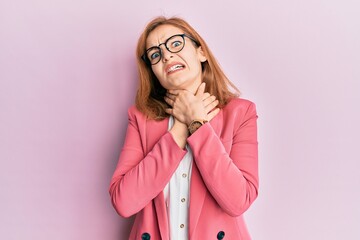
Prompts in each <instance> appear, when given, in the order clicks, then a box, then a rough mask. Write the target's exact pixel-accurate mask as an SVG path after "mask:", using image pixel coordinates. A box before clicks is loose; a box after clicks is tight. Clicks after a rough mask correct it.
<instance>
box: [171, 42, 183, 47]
mask: <svg viewBox="0 0 360 240" xmlns="http://www.w3.org/2000/svg"><path fill="white" fill-rule="evenodd" d="M181 44H182V42H181V41H175V42H173V43H172V45H171V46H172V47H178V46H180V45H181Z"/></svg>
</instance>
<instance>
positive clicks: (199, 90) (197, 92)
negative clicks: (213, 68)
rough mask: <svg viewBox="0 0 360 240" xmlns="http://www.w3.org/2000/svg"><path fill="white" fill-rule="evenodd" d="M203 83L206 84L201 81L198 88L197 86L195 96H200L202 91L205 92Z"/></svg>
mask: <svg viewBox="0 0 360 240" xmlns="http://www.w3.org/2000/svg"><path fill="white" fill-rule="evenodd" d="M205 85H206V84H205V82H202V83H201V84H200V86H199V88H198V89H197V91H196V94H195V96H201V95H203V94H204V92H205Z"/></svg>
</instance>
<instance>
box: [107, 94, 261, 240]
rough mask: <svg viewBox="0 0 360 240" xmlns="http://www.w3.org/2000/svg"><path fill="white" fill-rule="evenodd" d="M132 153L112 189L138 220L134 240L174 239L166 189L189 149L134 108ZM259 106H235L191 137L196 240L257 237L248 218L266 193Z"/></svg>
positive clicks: (125, 152) (128, 141) (120, 207)
mask: <svg viewBox="0 0 360 240" xmlns="http://www.w3.org/2000/svg"><path fill="white" fill-rule="evenodd" d="M128 114H129V124H128V129H127V133H126V138H125V143H124V147H123V149H122V151H121V154H120V158H119V162H118V165H117V167H116V170H115V172H114V175H113V177H112V180H111V184H110V189H109V192H110V195H111V200H112V204H113V206H114V208H115V209H116V211H117V212H118V213H119V214H120V215H121V216H123V217H129V216H131V215H133V214H136V217H135V222H134V225H133V228H132V230H131V234H130V238H129V239H131V240H133V239H136V240H139V239H141V235H142V234H143V233H145V232H146V233H149V234H150V236H151V240H160V239H163V240H168V239H169V227H168V219H167V211H166V205H165V201H164V194H163V189H164V187H165V185H166V184H167V183H168V182H169V180H170V178H171V176H172V174H173V173H174V172H175V170H176V168H177V166H178V164H179V163H180V161H181V159H182V158H183V157H184V155H185V153H186V150H184V149H181V148H179V147H178V145H177V144H176V143H175V141H174V139H173V138H172V135H171V134H170V133H169V132H168V121H169V119H168V118H167V119H165V120H162V121H155V120H148V119H146V118H145V117H144V115H143V114H142V113H140V112H139V111H138V110H137V109H136V108H135V107H131V108H130V109H129V112H128ZM256 121H257V114H256V109H255V105H254V104H253V103H252V102H250V101H248V100H244V99H234V100H232V101H230V102H229V103H228V104H227V105H226V106H225V107H224V108H223V109H221V111H220V112H219V114H218V115H217V116H216V117H215V118H213V119H212V120H211V121H210V122H209V123H206V124H205V125H203V126H202V127H201V128H199V129H198V130H197V131H196V132H195V133H194V134H193V135H191V136H190V137H189V138H188V144H189V146H190V148H191V149H192V151H193V159H194V160H193V161H194V162H193V167H192V176H191V184H190V207H189V223H188V224H189V239H195V240H198V239H215V240H216V239H217V234H218V233H219V232H220V231H223V232H224V233H225V237H224V240H226V239H229V240H239V239H246V240H247V239H250V235H249V233H248V231H247V228H246V225H245V222H244V220H243V217H242V214H243V213H244V212H245V211H246V210H247V209H248V208H249V206H250V205H251V204H252V202H253V201H254V200H255V199H256V197H257V195H258V142H257V124H256Z"/></svg>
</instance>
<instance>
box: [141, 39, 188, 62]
mask: <svg viewBox="0 0 360 240" xmlns="http://www.w3.org/2000/svg"><path fill="white" fill-rule="evenodd" d="M160 45H161V44H160ZM164 45H165V47H166V49H167V50H168V51H169V52H172V53H177V52H180V51H181V50H182V49H183V48H184V45H185V43H184V36H183V35H175V36H172V37H170V38H169V39H167V40H166V42H165V43H164ZM146 54H147V58H148V59H149V61H150V63H151V64H152V65H154V64H156V63H158V62H159V61H160V60H161V57H162V53H161V49H160V46H159V47H152V48H150V49H149V50H148V51H147V53H146Z"/></svg>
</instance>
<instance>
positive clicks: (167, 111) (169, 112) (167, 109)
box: [165, 108, 173, 115]
mask: <svg viewBox="0 0 360 240" xmlns="http://www.w3.org/2000/svg"><path fill="white" fill-rule="evenodd" d="M165 112H166V113H167V114H170V115H173V110H172V108H166V109H165Z"/></svg>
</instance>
